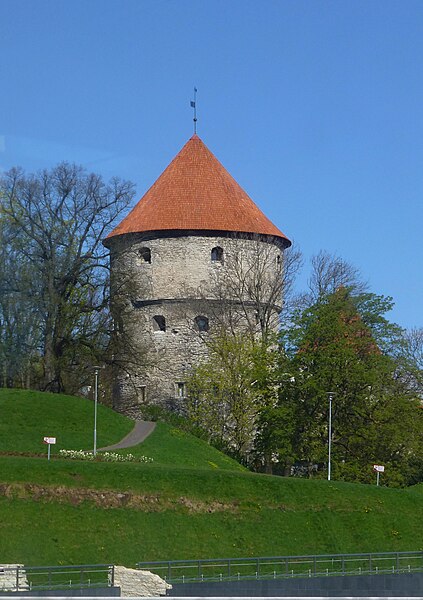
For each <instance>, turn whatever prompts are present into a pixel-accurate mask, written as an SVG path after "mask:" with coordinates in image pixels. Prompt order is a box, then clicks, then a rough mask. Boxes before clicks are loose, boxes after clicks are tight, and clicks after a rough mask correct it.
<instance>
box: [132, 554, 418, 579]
mask: <svg viewBox="0 0 423 600" xmlns="http://www.w3.org/2000/svg"><path fill="white" fill-rule="evenodd" d="M137 568H139V569H145V570H148V571H152V572H153V573H156V574H157V575H159V576H160V577H162V579H165V580H166V581H167V582H168V583H188V582H197V581H236V580H242V579H281V578H289V577H324V576H328V577H329V576H336V575H338V576H342V575H345V576H346V575H378V574H387V573H415V572H421V571H423V551H418V552H372V553H365V554H320V555H306V556H272V557H257V558H216V559H207V560H170V561H156V562H139V563H137Z"/></svg>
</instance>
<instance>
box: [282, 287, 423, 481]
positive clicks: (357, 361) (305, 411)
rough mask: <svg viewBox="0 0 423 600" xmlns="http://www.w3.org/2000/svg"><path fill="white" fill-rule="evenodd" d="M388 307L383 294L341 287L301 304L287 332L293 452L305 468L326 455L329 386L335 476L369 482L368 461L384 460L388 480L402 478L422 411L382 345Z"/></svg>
mask: <svg viewBox="0 0 423 600" xmlns="http://www.w3.org/2000/svg"><path fill="white" fill-rule="evenodd" d="M389 306H390V300H389V299H384V298H382V297H379V296H375V295H373V294H364V295H358V296H353V295H352V294H351V292H350V291H349V290H348V289H347V288H340V289H338V290H337V291H336V292H334V293H332V294H329V295H327V296H326V297H324V298H321V299H320V301H319V302H318V303H317V304H315V305H314V306H312V307H311V308H309V309H307V310H306V311H304V313H303V314H302V315H301V316H300V317H299V318H298V319H297V321H296V323H295V327H294V328H293V329H291V330H290V331H289V332H288V334H287V336H286V339H287V348H288V354H289V356H290V358H291V371H293V372H294V373H295V375H294V376H295V385H293V386H292V387H291V395H292V399H293V402H294V403H295V407H296V409H295V417H294V434H293V448H294V455H295V457H296V459H297V460H302V461H305V462H306V463H307V464H308V465H309V466H310V468H311V466H312V465H316V464H317V465H320V466H321V467H322V466H324V465H325V463H326V461H327V445H328V411H329V403H328V392H333V394H334V401H333V465H334V474H335V476H338V477H341V478H342V477H344V478H347V479H352V478H354V479H360V480H366V481H368V480H369V478H370V477H371V465H372V464H373V463H375V462H376V463H378V462H382V461H384V462H385V463H386V465H387V466H388V465H389V468H387V478H390V480H391V481H392V482H395V483H404V482H405V481H406V479H407V472H408V468H409V467H408V465H409V458H410V456H415V455H416V452H417V446H418V438H419V435H420V432H421V429H420V430H419V427H420V428H421V412H422V411H421V410H420V409H419V408H418V407H417V404H416V402H415V401H414V400H413V398H412V395H410V393H409V391H408V390H407V388H406V386H404V385H403V383H402V382H401V381H400V380H399V379H398V377H397V376H396V374H397V364H396V362H395V360H394V359H393V358H392V357H390V356H389V355H388V354H387V353H386V352H384V351H383V348H384V347H388V346H389V345H390V344H391V343H392V339H393V337H394V334H395V333H396V331H397V329H396V328H395V327H393V326H391V325H390V324H389V323H388V321H387V320H386V319H385V318H384V316H383V314H382V311H384V310H385V309H386V308H388V307H389Z"/></svg>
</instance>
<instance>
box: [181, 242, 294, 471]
mask: <svg viewBox="0 0 423 600" xmlns="http://www.w3.org/2000/svg"><path fill="white" fill-rule="evenodd" d="M234 241H235V242H236V243H234V244H228V251H227V252H226V254H225V263H224V268H222V269H218V270H216V271H215V273H214V275H215V276H214V278H213V279H212V281H211V282H210V284H209V285H208V286H207V289H205V290H203V299H202V300H203V302H209V300H210V299H211V300H213V302H212V303H210V302H209V303H208V306H212V307H214V310H213V312H212V314H211V315H210V316H211V319H210V320H211V323H212V326H211V328H210V331H209V334H208V335H207V336H206V337H203V342H204V343H205V344H206V346H207V354H208V359H207V360H205V361H203V363H202V364H201V365H200V366H198V367H197V368H196V369H194V372H193V376H192V377H191V379H190V381H189V385H188V414H189V416H190V417H191V418H192V419H193V420H194V421H195V423H196V424H197V425H199V426H201V427H202V428H203V429H205V430H206V431H208V432H209V435H210V438H211V439H213V440H214V441H218V443H219V444H220V445H226V446H228V447H230V448H231V449H232V451H234V452H235V453H236V454H237V455H238V456H242V457H243V459H246V457H247V455H248V456H249V455H251V454H252V453H253V442H254V438H255V437H256V434H257V427H258V418H259V414H263V413H262V412H261V411H262V410H263V408H264V406H268V407H269V410H270V406H271V403H272V400H271V398H272V397H273V395H274V390H273V383H272V382H271V372H272V370H273V369H274V367H273V365H274V363H275V361H276V356H277V354H278V352H277V347H278V344H277V332H278V330H279V325H280V313H281V311H282V307H283V302H284V301H287V300H288V299H290V298H291V296H292V288H293V282H294V279H295V275H296V273H297V271H298V269H299V267H300V265H301V253H300V251H299V250H291V248H289V249H287V250H284V252H283V256H282V253H281V248H279V247H278V246H277V245H275V244H270V243H267V242H266V241H264V240H263V239H262V238H261V237H255V238H253V239H248V240H239V239H237V238H236V239H235V240H234ZM199 306H201V301H200V304H199ZM266 373H267V375H266ZM265 429H266V428H265V425H264V419H263V418H262V421H261V432H262V438H263V440H264V437H265V435H266V434H265ZM266 431H267V430H266ZM254 454H255V456H256V459H257V460H258V461H259V462H261V463H262V464H266V465H267V467H266V468H268V469H269V468H270V458H269V456H270V455H271V454H272V452H270V450H268V449H265V448H264V444H261V446H260V450H258V449H257V450H254Z"/></svg>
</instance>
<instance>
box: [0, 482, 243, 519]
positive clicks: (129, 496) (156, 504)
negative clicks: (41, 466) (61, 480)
mask: <svg viewBox="0 0 423 600" xmlns="http://www.w3.org/2000/svg"><path fill="white" fill-rule="evenodd" d="M0 496H3V497H6V498H10V499H13V498H19V499H30V500H33V501H34V502H59V503H64V504H71V505H72V506H79V505H80V504H83V503H85V502H88V503H90V504H93V505H94V506H98V507H100V508H106V509H107V508H131V509H135V510H141V511H145V512H162V511H165V510H175V509H176V508H182V509H184V510H185V511H187V512H189V513H215V512H237V510H238V503H237V502H231V503H224V502H218V501H211V502H203V501H201V500H196V499H193V498H186V497H184V496H181V497H179V498H173V499H171V498H163V497H161V496H160V495H154V494H151V495H149V494H134V493H132V492H118V491H111V490H92V489H87V488H68V487H65V486H42V485H37V484H33V483H0Z"/></svg>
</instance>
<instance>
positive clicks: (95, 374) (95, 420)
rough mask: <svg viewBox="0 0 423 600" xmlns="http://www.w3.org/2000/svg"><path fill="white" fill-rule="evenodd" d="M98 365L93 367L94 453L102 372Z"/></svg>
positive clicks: (95, 450)
mask: <svg viewBox="0 0 423 600" xmlns="http://www.w3.org/2000/svg"><path fill="white" fill-rule="evenodd" d="M100 368H101V367H98V366H94V367H93V371H94V450H93V454H94V456H96V454H97V403H98V374H99V372H100Z"/></svg>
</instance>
